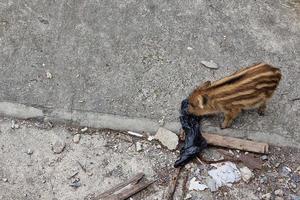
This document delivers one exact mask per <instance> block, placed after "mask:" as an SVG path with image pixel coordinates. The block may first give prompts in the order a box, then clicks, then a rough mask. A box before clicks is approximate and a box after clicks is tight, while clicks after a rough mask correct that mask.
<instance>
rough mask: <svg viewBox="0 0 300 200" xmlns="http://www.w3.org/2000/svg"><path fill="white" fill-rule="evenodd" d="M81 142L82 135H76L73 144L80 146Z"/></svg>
mask: <svg viewBox="0 0 300 200" xmlns="http://www.w3.org/2000/svg"><path fill="white" fill-rule="evenodd" d="M79 141H80V134H76V135H74V137H73V142H74V143H76V144H78V143H79Z"/></svg>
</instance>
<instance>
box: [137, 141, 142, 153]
mask: <svg viewBox="0 0 300 200" xmlns="http://www.w3.org/2000/svg"><path fill="white" fill-rule="evenodd" d="M135 148H136V151H142V150H143V146H142V144H141V143H140V142H136V143H135Z"/></svg>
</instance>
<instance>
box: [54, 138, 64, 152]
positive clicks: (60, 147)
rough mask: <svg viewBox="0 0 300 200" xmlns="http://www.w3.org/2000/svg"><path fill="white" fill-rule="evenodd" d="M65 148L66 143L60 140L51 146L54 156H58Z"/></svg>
mask: <svg viewBox="0 0 300 200" xmlns="http://www.w3.org/2000/svg"><path fill="white" fill-rule="evenodd" d="M65 146H66V143H65V142H64V141H61V140H57V141H56V142H55V143H54V145H53V146H52V151H53V152H54V153H56V154H60V153H61V152H62V151H63V150H64V148H65Z"/></svg>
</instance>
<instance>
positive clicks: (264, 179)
mask: <svg viewBox="0 0 300 200" xmlns="http://www.w3.org/2000/svg"><path fill="white" fill-rule="evenodd" d="M267 181H268V178H267V177H266V176H263V177H261V179H260V180H259V182H260V183H261V184H262V183H266V182H267Z"/></svg>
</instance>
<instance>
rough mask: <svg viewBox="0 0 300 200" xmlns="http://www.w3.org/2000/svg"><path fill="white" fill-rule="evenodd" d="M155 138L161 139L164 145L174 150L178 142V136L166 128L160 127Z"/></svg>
mask: <svg viewBox="0 0 300 200" xmlns="http://www.w3.org/2000/svg"><path fill="white" fill-rule="evenodd" d="M154 138H155V139H157V140H158V141H160V142H161V143H162V144H163V145H164V146H166V147H167V148H168V149H170V150H174V149H176V147H177V144H178V136H177V135H176V134H175V133H173V132H172V131H169V130H168V129H165V128H159V129H158V130H157V132H156V134H155V136H154Z"/></svg>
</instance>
